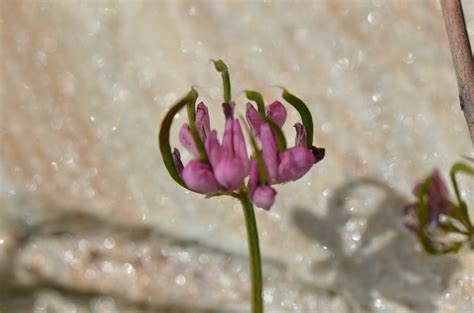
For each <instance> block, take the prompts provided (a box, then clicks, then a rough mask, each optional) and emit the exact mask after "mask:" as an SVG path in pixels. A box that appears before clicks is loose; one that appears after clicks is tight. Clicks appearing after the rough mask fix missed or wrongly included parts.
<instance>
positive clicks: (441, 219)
mask: <svg viewBox="0 0 474 313" xmlns="http://www.w3.org/2000/svg"><path fill="white" fill-rule="evenodd" d="M458 164H459V163H458ZM456 166H458V167H459V166H460V167H461V169H463V170H466V169H467V172H468V173H469V171H471V174H474V169H472V168H469V167H468V166H465V165H463V164H461V165H457V164H455V165H454V166H453V169H452V170H451V178H452V180H453V183H454V187H455V190H456V194H457V197H458V203H455V202H453V201H452V200H451V199H450V197H449V191H448V188H447V186H446V183H445V182H444V180H443V178H442V176H441V174H440V172H439V170H435V171H433V173H432V174H431V175H429V176H428V177H427V178H426V179H425V180H423V181H421V182H418V183H416V184H415V186H414V187H413V191H412V192H413V195H414V196H415V197H416V198H417V200H416V201H415V202H413V203H410V204H408V205H406V206H405V207H404V209H403V215H404V218H405V227H406V228H407V229H409V230H411V231H412V232H414V233H416V234H417V235H418V237H419V239H420V242H421V243H422V245H423V247H424V248H425V250H426V251H427V252H429V253H432V254H437V253H448V252H455V251H457V250H459V248H460V247H461V246H462V244H463V241H459V240H453V239H452V237H453V236H452V235H453V234H456V235H462V236H467V238H468V237H472V236H473V235H474V232H473V231H474V228H473V226H472V225H471V222H470V220H469V215H468V214H467V206H466V203H465V202H464V201H463V200H462V199H461V198H460V195H459V192H458V190H457V182H456V179H455V173H456V170H457V167H456ZM473 238H474V237H473Z"/></svg>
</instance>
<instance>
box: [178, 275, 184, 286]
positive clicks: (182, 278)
mask: <svg viewBox="0 0 474 313" xmlns="http://www.w3.org/2000/svg"><path fill="white" fill-rule="evenodd" d="M175 282H176V285H178V286H183V285H184V284H186V277H184V276H183V275H181V274H180V275H178V276H176V278H175Z"/></svg>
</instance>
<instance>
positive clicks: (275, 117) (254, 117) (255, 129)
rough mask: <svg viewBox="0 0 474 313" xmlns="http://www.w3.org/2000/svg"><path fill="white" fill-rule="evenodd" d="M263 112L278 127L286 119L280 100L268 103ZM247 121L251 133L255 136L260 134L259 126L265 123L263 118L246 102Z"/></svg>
mask: <svg viewBox="0 0 474 313" xmlns="http://www.w3.org/2000/svg"><path fill="white" fill-rule="evenodd" d="M265 112H266V114H267V116H268V118H270V119H271V120H272V121H273V122H275V124H277V125H278V127H282V126H283V124H285V121H286V115H287V113H286V109H285V106H284V105H283V104H282V103H281V102H280V101H273V103H272V104H269V105H267V106H266V107H265ZM246 117H247V122H248V123H249V125H250V129H251V131H252V133H253V134H254V135H256V136H259V135H260V127H261V126H262V125H263V124H265V122H264V120H263V119H262V118H261V117H260V114H259V113H258V112H257V110H256V109H255V108H254V106H253V105H252V104H250V103H247V111H246Z"/></svg>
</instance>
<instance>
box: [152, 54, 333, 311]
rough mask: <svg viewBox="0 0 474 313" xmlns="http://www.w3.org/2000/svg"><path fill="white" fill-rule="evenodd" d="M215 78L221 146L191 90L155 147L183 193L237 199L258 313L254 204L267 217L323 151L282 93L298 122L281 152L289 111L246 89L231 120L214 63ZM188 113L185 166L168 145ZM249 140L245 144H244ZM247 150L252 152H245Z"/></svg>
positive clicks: (304, 114)
mask: <svg viewBox="0 0 474 313" xmlns="http://www.w3.org/2000/svg"><path fill="white" fill-rule="evenodd" d="M213 62H214V65H215V68H216V69H217V70H218V71H219V72H220V73H221V76H222V79H223V86H224V88H223V89H224V102H223V103H222V110H223V114H224V116H225V125H224V132H223V135H222V138H221V139H220V138H219V136H218V133H217V131H216V130H215V129H213V128H211V118H210V116H209V111H208V108H207V106H206V105H205V104H204V103H203V102H199V103H198V104H197V106H196V102H197V99H198V94H197V92H196V90H194V89H193V88H192V89H191V91H189V93H188V94H187V95H186V96H185V97H184V98H182V99H181V100H179V101H178V102H177V103H176V104H175V105H173V106H172V107H171V109H170V110H169V111H168V112H167V114H166V115H165V118H164V119H163V122H162V124H161V128H160V132H159V147H160V151H161V155H162V157H163V161H164V164H165V166H166V169H167V170H168V173H169V174H170V176H171V177H172V178H173V179H174V180H175V181H176V182H177V183H178V184H180V185H181V186H182V187H184V188H187V189H189V190H192V191H194V192H197V193H201V194H204V195H206V197H214V196H220V195H227V196H231V197H234V198H236V199H238V200H240V202H241V204H242V207H243V209H244V217H245V221H246V226H247V235H248V236H247V237H248V245H249V258H250V272H251V273H250V274H251V281H252V311H253V312H262V311H263V302H262V273H261V260H260V248H259V244H258V232H257V226H256V222H255V215H254V212H253V211H254V209H253V205H252V204H255V205H256V206H257V207H260V208H263V209H266V210H269V209H270V208H271V207H272V205H273V204H274V202H275V197H276V194H277V191H276V190H275V189H274V187H273V186H274V185H276V184H280V183H286V182H290V181H294V180H297V179H298V178H301V177H302V176H304V175H305V174H306V173H307V172H308V171H309V170H310V169H311V168H312V167H313V165H314V164H316V163H317V162H319V161H321V160H322V159H323V158H324V155H325V150H324V148H320V147H316V146H314V145H313V143H312V141H313V119H312V116H311V112H310V111H309V109H308V107H307V106H306V105H305V103H304V102H303V101H302V100H301V99H299V98H297V97H296V96H294V95H293V94H291V93H289V92H288V91H287V90H286V89H283V93H282V97H283V99H284V100H285V101H286V102H287V103H288V104H289V105H290V106H292V107H294V108H295V109H296V110H297V111H298V112H299V114H300V117H301V122H299V123H296V124H295V125H294V127H295V142H294V145H292V146H291V147H288V146H287V140H286V137H285V135H284V134H283V131H282V127H283V125H284V123H285V122H286V117H287V108H286V107H285V105H283V104H282V103H281V102H280V101H273V102H272V103H270V104H268V105H265V103H264V100H263V97H262V95H261V94H260V93H258V92H256V91H252V90H246V91H245V95H246V97H247V99H248V100H249V101H251V102H253V103H254V104H255V105H256V107H255V106H254V104H252V103H251V102H249V103H247V106H246V114H245V119H243V118H242V119H239V118H236V117H235V114H234V109H235V107H236V104H235V103H234V102H233V101H232V99H231V85H230V78H229V72H228V68H227V66H226V65H225V64H224V62H222V61H221V60H218V61H213ZM184 107H186V109H187V113H188V122H187V123H185V124H183V125H182V126H181V128H180V130H179V140H180V142H181V144H182V145H183V146H184V148H186V149H187V150H188V151H189V152H190V154H191V155H192V159H191V160H190V161H189V162H187V164H186V165H184V164H183V162H182V160H181V154H180V151H179V150H178V149H177V148H173V149H172V148H171V144H170V142H169V137H170V129H171V124H172V121H173V119H174V117H175V115H176V114H178V112H179V111H180V110H181V109H183V108H184ZM244 133H247V138H248V140H249V141H248V143H249V144H247V141H246V139H245V138H246V136H244ZM248 148H250V149H251V153H250V154H249V153H248Z"/></svg>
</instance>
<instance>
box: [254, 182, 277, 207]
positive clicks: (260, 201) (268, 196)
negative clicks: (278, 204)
mask: <svg viewBox="0 0 474 313" xmlns="http://www.w3.org/2000/svg"><path fill="white" fill-rule="evenodd" d="M276 194H277V192H276V190H275V189H273V188H272V187H270V186H267V185H265V186H258V187H257V189H255V192H254V193H253V195H252V199H251V200H252V202H253V203H254V204H255V205H256V206H257V207H259V208H262V209H265V210H269V209H270V208H271V207H272V205H273V203H274V202H275V196H276Z"/></svg>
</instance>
